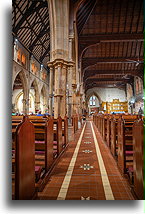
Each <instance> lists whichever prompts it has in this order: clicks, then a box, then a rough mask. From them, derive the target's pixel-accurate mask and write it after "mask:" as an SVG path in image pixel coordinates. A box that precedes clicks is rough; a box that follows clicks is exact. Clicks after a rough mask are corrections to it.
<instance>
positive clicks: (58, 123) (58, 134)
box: [53, 116, 63, 158]
mask: <svg viewBox="0 0 145 214" xmlns="http://www.w3.org/2000/svg"><path fill="white" fill-rule="evenodd" d="M53 130H54V143H53V145H54V149H55V151H56V152H55V154H54V157H55V158H56V157H58V156H59V154H60V153H61V152H62V151H63V140H62V118H61V117H60V116H59V117H58V118H57V119H54V123H53Z"/></svg>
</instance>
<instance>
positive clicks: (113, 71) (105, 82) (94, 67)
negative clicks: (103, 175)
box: [77, 0, 144, 90]
mask: <svg viewBox="0 0 145 214" xmlns="http://www.w3.org/2000/svg"><path fill="white" fill-rule="evenodd" d="M77 29H78V41H79V61H80V65H81V68H82V76H83V81H84V86H85V89H86V90H87V89H89V88H92V87H119V88H120V87H121V88H124V87H125V84H126V83H127V82H132V81H133V76H135V75H137V76H140V77H141V78H143V53H144V50H143V0H138V1H136V0H131V1H130V0H85V1H83V3H82V4H81V6H80V8H79V10H78V12H77Z"/></svg>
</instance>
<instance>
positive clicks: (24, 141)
mask: <svg viewBox="0 0 145 214" xmlns="http://www.w3.org/2000/svg"><path fill="white" fill-rule="evenodd" d="M34 140H35V134H34V126H33V124H32V123H31V122H30V121H29V119H28V117H24V119H23V121H22V122H21V123H20V124H19V125H18V127H17V129H16V154H15V166H16V168H15V169H16V171H15V199H17V200H30V199H33V198H34V197H35V194H36V191H35V145H34Z"/></svg>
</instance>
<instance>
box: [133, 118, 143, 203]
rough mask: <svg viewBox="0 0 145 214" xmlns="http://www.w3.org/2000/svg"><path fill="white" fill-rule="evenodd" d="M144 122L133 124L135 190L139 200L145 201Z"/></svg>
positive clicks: (139, 121)
mask: <svg viewBox="0 0 145 214" xmlns="http://www.w3.org/2000/svg"><path fill="white" fill-rule="evenodd" d="M143 147H144V122H143V120H142V119H140V120H138V121H136V122H135V123H134V124H133V151H134V152H133V173H134V185H133V189H134V192H135V194H136V196H137V197H138V199H140V200H143V199H144V164H143V162H144V152H143Z"/></svg>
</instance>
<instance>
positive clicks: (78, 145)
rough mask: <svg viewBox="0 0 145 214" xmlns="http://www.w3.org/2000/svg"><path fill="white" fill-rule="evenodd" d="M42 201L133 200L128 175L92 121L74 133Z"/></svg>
mask: <svg viewBox="0 0 145 214" xmlns="http://www.w3.org/2000/svg"><path fill="white" fill-rule="evenodd" d="M38 198H39V199H40V200H134V197H133V195H132V194H131V189H130V187H129V184H128V182H127V180H126V178H125V177H123V176H122V175H121V174H120V171H119V170H118V167H117V164H116V161H115V159H114V158H113V157H112V155H111V153H110V150H109V148H108V147H107V146H106V144H105V143H104V142H103V140H102V137H101V136H100V133H99V132H98V130H97V128H96V127H95V126H94V124H93V122H92V121H86V122H85V123H84V124H83V127H82V128H81V129H79V130H78V131H77V133H76V134H75V140H74V141H73V142H71V143H70V144H69V147H68V148H67V150H66V151H65V152H64V154H63V155H62V157H61V158H60V161H59V162H58V164H57V165H56V166H55V168H54V170H53V172H52V175H51V178H50V180H49V182H48V184H47V185H46V186H45V188H44V190H43V191H42V192H40V193H38Z"/></svg>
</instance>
